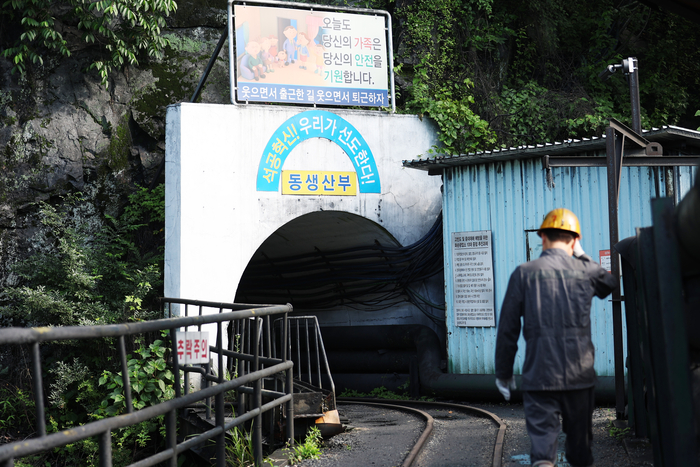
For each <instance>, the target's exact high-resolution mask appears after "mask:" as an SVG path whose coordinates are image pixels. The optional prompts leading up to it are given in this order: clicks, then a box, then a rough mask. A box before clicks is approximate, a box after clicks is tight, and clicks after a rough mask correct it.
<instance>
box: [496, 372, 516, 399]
mask: <svg viewBox="0 0 700 467" xmlns="http://www.w3.org/2000/svg"><path fill="white" fill-rule="evenodd" d="M496 387H497V388H498V390H499V391H500V393H501V394H503V397H505V399H506V400H507V401H509V400H510V390H511V389H513V390H515V378H514V377H512V376H511V377H510V379H498V378H496Z"/></svg>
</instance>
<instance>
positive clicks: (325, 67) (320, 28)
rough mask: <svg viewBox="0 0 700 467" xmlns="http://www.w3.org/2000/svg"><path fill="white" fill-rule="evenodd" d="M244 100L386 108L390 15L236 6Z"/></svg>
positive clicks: (238, 91) (240, 86) (240, 94)
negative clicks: (387, 27)
mask: <svg viewBox="0 0 700 467" xmlns="http://www.w3.org/2000/svg"><path fill="white" fill-rule="evenodd" d="M233 14H234V18H235V23H234V24H235V42H236V48H235V61H236V65H235V70H236V83H237V84H236V99H237V100H238V101H258V102H282V103H287V104H289V103H292V104H322V105H339V106H367V107H387V106H389V96H388V87H389V84H388V68H387V67H388V66H389V64H388V59H387V35H386V17H384V16H369V15H362V14H350V13H338V12H335V11H320V10H312V9H307V10H302V9H292V8H277V7H274V8H273V7H261V6H251V5H235V6H234V9H233Z"/></svg>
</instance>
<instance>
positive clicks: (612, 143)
mask: <svg viewBox="0 0 700 467" xmlns="http://www.w3.org/2000/svg"><path fill="white" fill-rule="evenodd" d="M605 136H606V148H605V149H606V156H607V162H608V222H609V227H610V269H611V271H610V273H611V274H612V275H613V277H614V278H615V279H616V280H617V284H618V286H617V288H616V289H615V290H614V291H613V293H612V313H613V344H614V351H615V411H616V414H617V418H618V419H622V418H624V415H625V368H624V356H623V352H624V349H623V344H622V343H623V340H622V338H623V336H622V303H621V301H620V300H621V298H622V296H621V294H620V256H619V255H618V253H617V252H616V251H615V249H614V246H615V244H617V242H618V240H619V238H618V237H619V233H618V224H617V203H618V195H619V193H618V189H619V180H620V178H619V171H620V167H621V166H622V163H621V162H622V156H623V154H622V151H623V150H624V149H623V145H622V137H621V136H620V137H619V138H617V140H616V138H615V136H616V134H615V129H614V128H611V127H608V128H607V129H606V130H605ZM618 160H619V162H618Z"/></svg>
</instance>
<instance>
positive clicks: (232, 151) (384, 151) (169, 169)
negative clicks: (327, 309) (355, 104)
mask: <svg viewBox="0 0 700 467" xmlns="http://www.w3.org/2000/svg"><path fill="white" fill-rule="evenodd" d="M324 112H329V113H328V114H326V116H330V117H332V118H336V119H337V122H336V123H337V124H338V128H337V130H338V131H340V129H341V128H340V126H342V125H346V126H347V127H348V128H352V129H353V130H354V132H355V133H354V136H356V137H358V138H359V137H360V136H361V138H359V141H360V142H362V146H363V148H364V149H365V150H368V152H369V153H371V155H372V156H373V158H374V162H375V164H376V175H377V178H376V179H375V181H378V182H379V184H378V185H374V188H376V187H377V186H379V187H380V189H379V190H378V192H376V193H372V192H361V189H362V187H360V189H358V193H357V194H356V195H354V196H317V195H311V196H308V195H307V196H302V195H282V193H281V191H280V189H279V188H278V189H276V190H275V191H259V189H260V187H261V186H262V185H261V183H260V182H261V178H260V176H259V174H260V173H262V172H261V169H262V168H264V167H265V166H266V161H267V160H268V158H267V154H269V153H268V152H267V151H268V150H269V148H270V147H272V146H271V144H272V140H271V138H273V136H274V135H279V134H280V131H281V130H283V129H285V128H287V127H288V126H289V123H290V121H291V122H293V123H296V126H295V130H294V131H296V132H297V133H300V134H301V128H299V121H300V118H303V117H304V116H305V115H308V116H312V115H319V113H320V114H323V113H324ZM290 119H291V120H290ZM329 121H330V120H329ZM316 134H318V133H316ZM345 135H346V136H347V133H345ZM335 136H336V137H337V136H338V134H337V133H336V134H335ZM336 137H330V138H328V137H316V136H314V137H307V138H306V139H303V138H302V139H303V140H302V141H299V142H298V143H297V144H296V145H295V146H294V147H293V149H291V150H290V151H289V152H288V153H287V154H286V155H285V156H286V158H284V160H283V161H282V163H281V164H280V167H279V169H280V170H282V169H285V170H288V169H304V170H322V171H358V176H361V175H362V173H361V171H360V169H361V168H359V167H358V166H357V165H356V164H357V162H356V160H355V162H353V161H354V158H353V157H351V156H352V154H351V151H352V150H355V149H357V148H355V149H352V148H350V149H348V147H343V145H342V143H340V142H339V140H338V139H337V138H336ZM435 143H436V137H435V131H434V129H433V128H432V127H431V125H430V124H429V123H428V122H427V121H421V120H420V119H418V117H416V116H412V115H391V114H387V113H385V112H381V111H364V110H362V111H361V110H339V109H333V110H332V111H331V110H324V111H319V110H317V109H311V108H308V107H305V108H304V107H284V106H271V105H247V106H235V105H212V104H191V103H182V104H178V105H174V106H170V107H169V108H168V112H167V116H166V224H165V229H166V244H165V295H166V296H168V297H180V298H187V299H197V300H208V301H222V302H232V301H234V298H235V295H236V289H237V287H238V283H239V280H240V278H241V276H242V274H243V271H244V270H245V268H246V265H247V264H248V262H249V260H250V258H251V256H252V255H253V254H254V253H255V251H256V250H257V249H258V247H259V246H260V245H261V244H262V242H263V241H264V240H265V239H266V238H267V237H268V236H270V235H271V234H272V233H274V232H275V231H276V230H277V229H279V228H280V227H281V226H284V225H285V224H286V223H288V222H290V221H291V220H293V219H296V218H297V217H299V216H302V215H303V214H306V213H311V212H317V211H328V210H335V211H346V212H349V213H353V214H357V215H360V216H363V217H365V218H367V219H370V220H371V221H373V222H374V223H376V224H377V228H383V229H386V230H387V231H388V232H389V233H390V234H391V235H393V236H394V237H395V238H396V239H397V240H398V242H400V243H401V244H402V245H407V244H410V243H413V242H415V241H416V240H418V239H420V238H421V237H422V236H423V235H424V234H425V233H426V232H427V231H428V230H429V228H430V227H431V226H432V224H433V222H434V221H435V219H436V217H437V215H438V214H439V212H440V210H441V206H442V200H441V194H440V185H441V180H440V177H429V176H427V175H426V174H425V173H424V172H421V171H417V170H412V169H405V168H403V167H402V160H405V159H414V158H416V157H418V156H419V155H421V154H424V153H425V152H426V151H427V150H428V149H429V148H430V147H431V146H432V145H433V144H435ZM270 167H272V166H270ZM358 181H359V177H358ZM263 185H264V183H263ZM268 189H269V187H268ZM438 287H439V290H438V292H439V294H440V295H443V293H444V292H443V291H442V284H439V286H438ZM411 313H413V312H411ZM411 313H409V315H410V314H411ZM346 316H349V315H346ZM376 318H377V316H376V315H374V316H373V319H375V320H376ZM344 319H347V320H350V318H349V317H348V318H344ZM353 319H356V318H353ZM335 321H336V323H335V324H340V323H338V322H337V321H338V319H337V318H336V319H335ZM341 321H342V319H341ZM353 324H362V323H356V322H354V323H353Z"/></svg>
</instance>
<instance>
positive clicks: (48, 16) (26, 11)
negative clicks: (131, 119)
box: [0, 0, 177, 86]
mask: <svg viewBox="0 0 700 467" xmlns="http://www.w3.org/2000/svg"><path fill="white" fill-rule="evenodd" d="M176 9H177V4H176V3H175V1H174V0H102V1H92V2H88V1H84V0H60V1H55V0H7V1H5V2H4V3H3V4H2V8H1V9H0V20H1V21H2V30H4V31H5V32H3V36H4V37H0V45H2V47H1V48H2V49H3V51H2V55H3V56H4V57H5V58H7V59H10V60H11V61H12V63H13V65H14V67H13V69H12V70H13V72H14V71H16V72H19V73H20V74H23V75H24V74H25V73H26V71H27V67H28V66H30V64H43V62H44V60H45V59H47V60H48V59H49V58H50V57H52V56H54V55H56V54H58V55H61V56H66V57H67V56H70V55H71V53H72V52H74V51H75V49H76V46H77V44H81V43H82V44H83V46H85V45H90V44H95V45H96V47H95V48H96V49H97V50H98V52H99V55H98V56H97V58H96V59H95V60H93V61H92V62H91V63H90V64H89V66H88V69H89V70H92V69H94V70H96V71H97V72H98V73H99V75H100V78H101V80H102V84H103V85H104V86H108V85H109V73H110V72H111V71H112V70H114V69H120V68H121V67H122V66H123V65H125V64H130V65H137V64H138V58H139V55H142V54H147V55H148V56H152V57H160V56H161V54H162V51H163V48H164V47H165V46H166V45H167V40H166V39H165V38H164V37H163V36H162V35H161V30H162V28H163V27H164V26H165V18H164V17H165V16H167V15H169V14H170V13H172V12H174V11H175V10H176ZM71 36H72V37H71ZM71 39H72V40H71ZM76 39H79V40H76Z"/></svg>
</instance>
